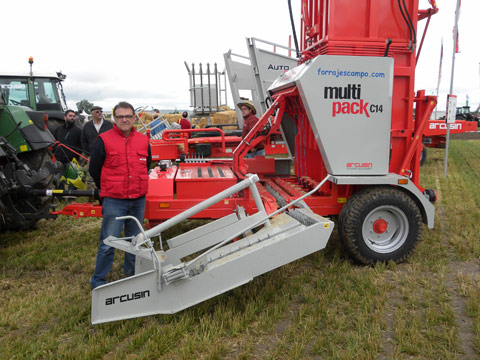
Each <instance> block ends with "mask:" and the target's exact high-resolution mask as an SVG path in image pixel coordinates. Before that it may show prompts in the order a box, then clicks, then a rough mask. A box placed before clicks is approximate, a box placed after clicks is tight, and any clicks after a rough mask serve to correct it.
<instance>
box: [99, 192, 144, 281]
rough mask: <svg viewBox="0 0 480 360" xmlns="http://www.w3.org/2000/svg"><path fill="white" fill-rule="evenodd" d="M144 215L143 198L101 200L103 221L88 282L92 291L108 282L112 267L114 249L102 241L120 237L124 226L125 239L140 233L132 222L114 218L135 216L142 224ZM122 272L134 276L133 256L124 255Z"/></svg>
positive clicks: (107, 198)
mask: <svg viewBox="0 0 480 360" xmlns="http://www.w3.org/2000/svg"><path fill="white" fill-rule="evenodd" d="M144 214H145V196H142V197H140V198H137V199H114V198H109V197H106V198H104V199H103V203H102V215H103V221H102V229H101V230H100V244H99V245H98V252H97V262H96V265H95V272H94V273H93V276H92V278H91V280H90V285H91V286H92V289H95V288H96V287H97V286H100V285H103V284H106V283H107V282H108V281H107V279H106V276H107V274H108V273H109V271H110V269H111V268H112V265H113V257H114V255H115V248H113V247H111V246H108V245H105V244H104V243H103V239H105V238H107V237H108V236H110V235H112V236H115V237H120V235H121V233H122V229H123V227H124V225H125V237H127V236H135V235H137V234H138V233H139V232H140V229H139V228H138V225H137V223H136V222H135V221H134V220H115V218H116V217H118V216H125V215H131V216H135V217H136V218H137V219H138V220H139V221H140V223H143V215H144ZM123 270H124V272H125V276H132V275H134V274H135V255H133V254H129V253H125V260H124V263H123Z"/></svg>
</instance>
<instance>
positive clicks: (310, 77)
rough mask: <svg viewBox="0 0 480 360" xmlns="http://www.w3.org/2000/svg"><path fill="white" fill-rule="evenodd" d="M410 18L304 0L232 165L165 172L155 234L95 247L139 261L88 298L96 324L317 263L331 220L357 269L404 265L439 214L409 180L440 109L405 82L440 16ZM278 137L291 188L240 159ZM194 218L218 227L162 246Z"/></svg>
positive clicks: (414, 0)
mask: <svg viewBox="0 0 480 360" xmlns="http://www.w3.org/2000/svg"><path fill="white" fill-rule="evenodd" d="M418 5H419V4H418V0H398V1H397V0H388V1H377V0H367V1H355V2H352V1H350V0H305V1H302V24H301V36H300V40H301V41H300V46H299V47H298V50H299V58H300V61H299V65H298V66H297V67H295V68H293V69H291V70H289V71H288V72H286V73H285V74H283V75H282V76H281V77H280V78H279V79H277V80H276V81H275V82H274V83H273V84H272V86H271V87H270V88H269V90H268V92H269V95H270V98H271V99H270V102H271V105H270V107H269V108H268V110H267V111H266V112H265V114H264V115H263V116H262V117H261V118H260V120H259V122H258V123H257V125H256V126H255V127H254V129H252V131H251V132H250V133H249V134H248V136H247V137H246V138H244V139H243V140H242V142H241V143H240V144H239V145H238V147H237V148H236V149H235V150H234V153H233V159H231V160H228V159H224V160H221V161H220V160H211V161H203V162H201V163H200V162H199V163H188V162H184V163H180V164H177V165H171V164H169V163H162V165H161V166H159V167H158V168H156V169H154V171H153V176H152V175H151V179H150V182H149V194H148V195H147V209H146V217H147V218H149V219H150V220H151V219H155V220H156V222H157V223H158V222H161V221H163V222H161V223H159V224H158V225H156V226H152V227H151V228H150V229H148V230H144V229H143V228H142V226H141V224H138V225H139V230H140V233H139V235H137V236H136V237H134V238H114V237H109V238H107V239H106V240H105V242H106V243H107V244H109V245H111V246H113V247H115V248H118V249H121V250H123V251H127V252H130V253H132V254H135V255H136V259H137V261H136V274H135V275H134V276H132V277H129V278H126V279H122V280H119V281H116V282H112V283H109V284H106V285H103V286H100V287H98V288H96V289H94V290H93V291H92V323H94V324H95V323H102V322H107V321H114V320H120V319H127V318H133V317H138V316H146V315H152V314H165V313H174V312H177V311H180V310H182V309H185V308H187V307H189V306H192V305H195V304H197V303H199V302H201V301H204V300H206V299H209V298H211V297H214V296H216V295H219V294H221V293H223V292H226V291H228V290H230V289H233V288H235V287H237V286H240V285H243V284H245V283H247V282H248V281H251V280H252V279H253V278H254V277H256V276H258V275H261V274H263V273H265V272H267V271H270V270H273V269H275V268H277V267H279V266H282V265H284V264H287V263H289V262H291V261H294V260H296V259H299V258H301V257H304V256H306V255H309V254H311V253H313V252H315V251H318V250H321V249H323V248H324V247H325V246H326V243H327V241H328V238H329V236H330V235H331V232H332V230H333V227H334V223H333V222H332V221H331V220H329V219H327V218H325V217H324V216H338V222H337V223H338V225H337V226H338V231H339V235H340V238H341V240H342V242H343V244H344V246H345V248H346V249H347V251H348V252H349V253H350V254H351V255H352V257H353V258H354V259H356V260H357V261H359V262H360V263H363V264H373V263H375V262H378V261H382V262H384V261H396V262H400V261H404V260H405V259H407V257H408V256H409V255H410V254H411V253H412V251H413V250H414V248H415V246H416V244H417V242H418V241H419V239H420V234H421V230H422V222H423V223H425V224H426V225H427V226H428V227H429V228H432V227H433V225H434V212H435V209H434V206H433V203H434V201H435V192H434V191H433V190H431V189H425V188H423V187H422V186H421V185H420V184H419V172H420V154H421V151H422V136H423V134H424V131H425V129H426V126H427V123H428V120H429V118H430V115H431V112H432V110H433V109H434V107H435V105H436V98H435V97H433V96H432V97H431V96H426V95H425V92H424V91H418V92H417V93H416V94H415V92H414V80H415V65H416V62H417V57H418V55H419V50H417V46H416V31H417V22H418V20H421V19H425V18H427V19H428V21H429V20H430V16H431V15H433V14H435V13H436V12H437V11H438V9H437V8H436V5H435V3H434V1H430V5H431V8H429V9H427V10H419V7H418ZM420 48H421V44H420V46H418V49H420ZM414 106H415V115H414V112H413V108H414ZM278 130H280V131H282V132H283V134H284V136H285V139H286V142H287V144H288V146H289V148H290V151H291V152H292V154H294V160H293V162H294V164H293V169H294V175H291V174H290V172H289V171H287V172H285V171H284V172H283V174H282V175H279V174H278V171H277V170H278V168H277V166H276V165H275V164H273V163H272V161H274V159H264V158H255V159H245V158H244V156H245V155H246V153H247V152H248V150H249V149H251V148H253V147H254V146H255V145H256V144H257V143H258V142H260V141H262V140H263V139H265V137H267V136H269V134H271V133H273V132H275V131H278ZM270 160H272V161H270ZM272 164H273V165H272ZM252 173H257V174H258V175H252ZM192 205H193V206H192ZM212 209H213V210H212ZM182 210H183V211H182ZM192 217H194V218H195V217H211V218H216V220H215V221H212V222H210V223H208V224H206V225H204V226H202V227H199V228H197V229H195V230H192V231H189V232H187V233H184V234H181V235H179V236H177V237H175V238H173V239H169V240H168V241H166V244H164V242H163V241H162V238H161V235H162V232H163V231H165V230H166V229H168V228H169V227H171V226H172V225H175V224H177V223H179V222H180V221H183V220H184V219H187V218H192ZM118 220H119V221H124V220H126V218H119V219H118ZM152 225H153V224H152ZM157 238H158V239H159V240H160V241H159V243H157ZM167 246H168V247H167ZM155 247H157V249H155Z"/></svg>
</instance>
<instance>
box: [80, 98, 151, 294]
mask: <svg viewBox="0 0 480 360" xmlns="http://www.w3.org/2000/svg"><path fill="white" fill-rule="evenodd" d="M113 119H114V121H115V125H114V126H113V128H112V129H111V130H109V131H106V132H103V133H101V134H100V135H99V136H98V139H97V141H96V142H95V145H94V148H93V151H92V155H91V157H90V166H89V169H88V171H89V173H90V175H91V176H92V178H93V180H94V181H95V184H96V185H97V188H98V189H99V190H100V199H101V200H102V215H103V221H102V228H101V230H100V244H99V246H98V251H97V260H96V265H95V272H94V273H93V276H92V278H91V280H90V285H91V287H92V289H95V288H96V287H97V286H100V285H103V284H106V283H107V280H106V276H107V274H108V273H109V272H110V269H111V267H112V264H113V258H114V255H115V249H114V248H112V247H110V246H108V245H106V244H104V242H103V240H104V239H105V238H107V237H108V236H111V235H112V236H115V237H120V235H121V233H122V229H124V231H125V237H130V236H135V235H137V234H138V233H139V232H140V229H139V228H138V226H137V223H136V222H135V221H134V220H116V219H115V218H116V217H119V216H126V215H130V216H134V217H135V218H137V219H138V221H139V222H140V223H143V216H144V213H145V195H146V194H147V188H148V170H149V169H150V164H151V162H152V155H151V150H150V144H149V140H148V137H147V136H146V135H143V134H141V133H139V132H138V131H137V130H136V129H135V127H134V126H133V125H134V123H135V110H134V108H133V106H132V105H131V104H129V103H127V102H120V103H118V104H117V105H116V106H115V107H114V109H113ZM123 264H124V265H123V269H124V272H125V276H127V277H128V276H131V275H134V273H135V255H133V254H129V253H125V259H124V263H123Z"/></svg>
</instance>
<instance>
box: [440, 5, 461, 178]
mask: <svg viewBox="0 0 480 360" xmlns="http://www.w3.org/2000/svg"><path fill="white" fill-rule="evenodd" d="M459 9H460V0H457V9H456V10H455V27H454V33H453V56H452V75H451V77H450V92H449V94H450V95H451V94H452V93H453V75H454V73H455V54H456V53H457V51H458V48H457V47H458V38H457V36H458V17H459V16H460V11H459ZM446 118H447V117H446V116H445V119H446ZM449 143H450V124H449V123H448V122H447V140H446V144H445V162H444V166H443V177H447V165H448V145H449Z"/></svg>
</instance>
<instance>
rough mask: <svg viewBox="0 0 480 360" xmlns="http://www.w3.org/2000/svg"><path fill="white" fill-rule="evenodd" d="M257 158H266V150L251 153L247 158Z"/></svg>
mask: <svg viewBox="0 0 480 360" xmlns="http://www.w3.org/2000/svg"><path fill="white" fill-rule="evenodd" d="M255 156H265V149H259V150H257V151H255V152H249V153H248V154H247V156H245V157H246V158H247V159H253V158H254V157H255Z"/></svg>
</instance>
